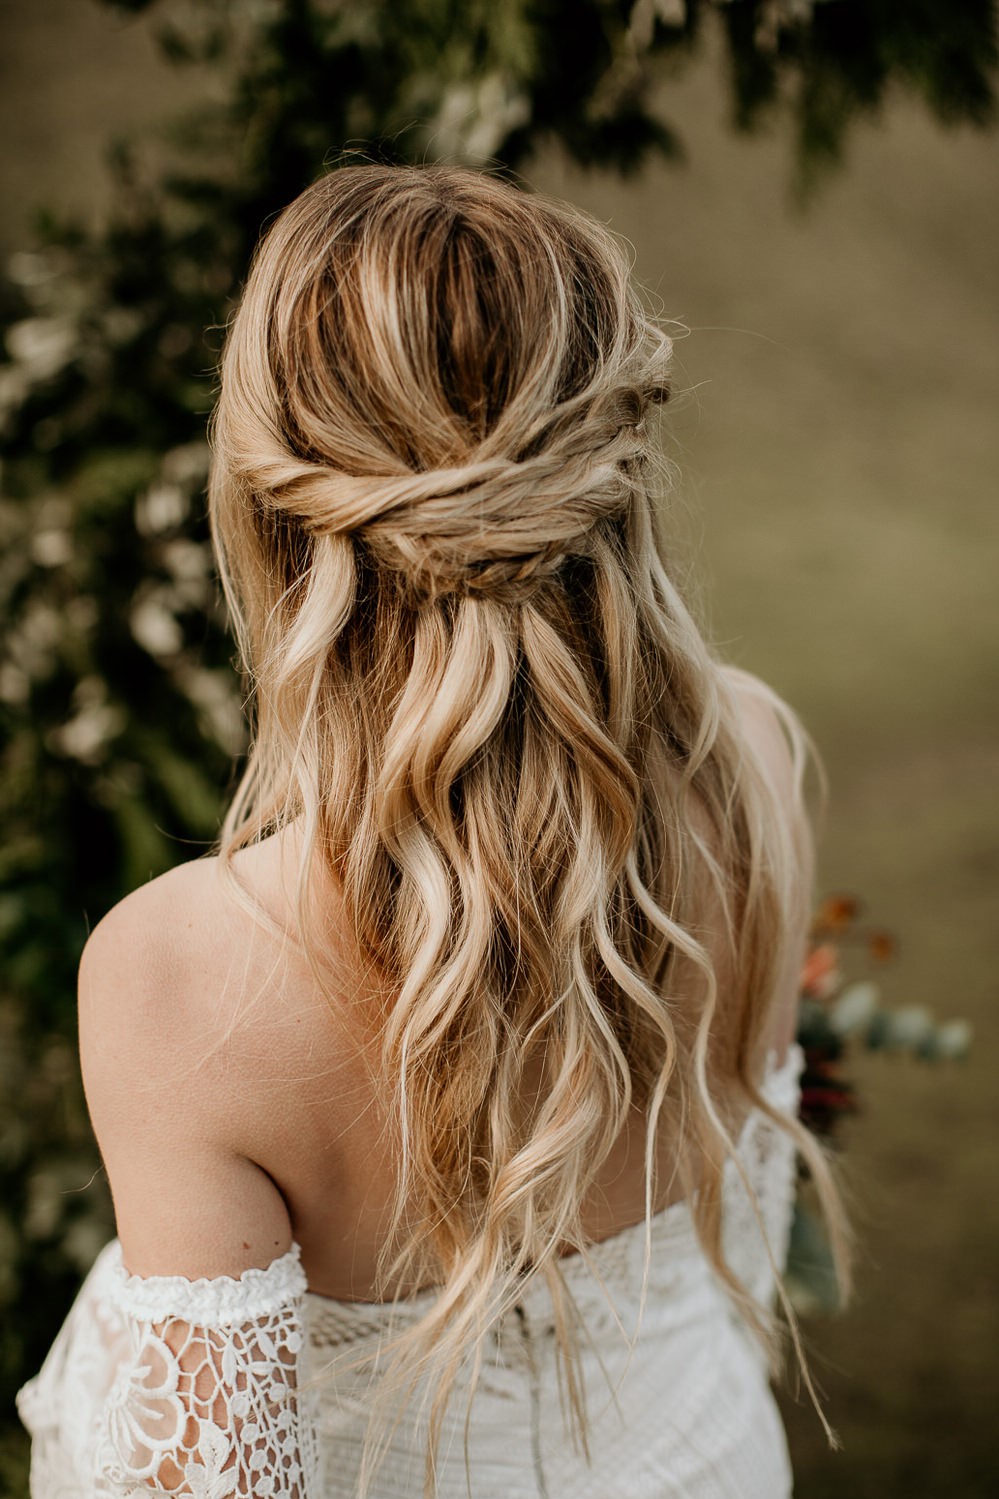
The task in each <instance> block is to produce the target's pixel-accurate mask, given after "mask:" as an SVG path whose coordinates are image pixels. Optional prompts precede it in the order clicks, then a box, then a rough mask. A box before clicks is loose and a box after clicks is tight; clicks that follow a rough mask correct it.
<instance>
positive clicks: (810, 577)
mask: <svg viewBox="0 0 999 1499" xmlns="http://www.w3.org/2000/svg"><path fill="white" fill-rule="evenodd" d="M0 19H2V27H3V33H2V47H3V51H2V55H0V84H2V88H0V121H2V126H3V131H2V138H3V139H4V141H5V143H6V150H5V154H4V163H3V173H4V184H3V185H4V192H3V202H4V215H3V222H2V226H0V240H2V248H3V251H4V253H5V254H7V255H9V254H11V253H13V252H16V251H19V250H21V249H22V248H23V247H24V246H26V245H27V244H28V243H29V242H30V239H31V234H32V228H31V224H32V216H33V214H34V212H35V210H36V209H39V208H43V207H46V206H50V205H55V206H57V207H59V208H62V209H67V210H72V211H73V212H75V213H81V214H83V215H85V216H89V215H98V214H100V212H101V211H102V210H103V208H104V206H106V203H107V201H108V199H107V194H108V187H107V176H106V172H105V168H104V165H103V149H104V143H105V141H106V140H107V139H108V137H109V136H110V135H113V134H116V133H123V134H125V135H129V134H131V133H133V132H135V131H138V130H140V129H145V128H147V127H148V126H150V125H152V124H154V123H156V122H157V121H160V120H162V119H164V118H165V117H168V116H172V115H175V114H176V113H177V112H178V111H182V110H183V108H184V107H185V106H186V105H188V104H190V103H193V102H196V101H197V99H199V98H200V97H201V96H202V93H203V91H204V89H205V87H206V85H204V84H202V83H200V82H199V81H198V79H197V77H192V76H190V75H188V74H185V73H178V72H177V71H176V70H175V69H171V68H170V67H168V65H167V64H166V63H165V62H164V61H163V59H162V57H161V56H160V54H159V53H158V51H157V49H156V47H155V46H154V45H153V42H152V39H151V35H150V28H149V26H148V24H147V23H146V22H144V21H142V20H137V21H131V22H129V21H126V20H125V19H123V18H121V17H120V16H116V15H115V14H113V13H111V12H108V11H104V10H101V9H100V8H98V7H97V6H94V5H91V4H84V3H80V0H45V3H44V4H40V5H31V4H29V3H27V0H21V3H15V0H3V3H2V5H0ZM662 87H663V89H664V98H665V108H666V113H667V115H668V117H669V118H670V120H671V121H672V122H674V123H675V124H676V126H677V127H678V129H679V132H680V134H681V135H682V137H683V141H684V145H685V148H686V160H685V161H684V162H683V163H671V162H660V163H655V164H649V165H647V166H646V167H644V168H643V169H642V170H641V171H640V172H638V173H637V174H635V175H633V176H630V177H627V178H622V177H621V176H620V175H618V174H616V173H614V172H611V171H607V170H602V171H598V172H593V173H585V172H583V171H582V170H581V169H580V168H578V167H573V166H569V165H567V164H566V163H565V161H564V160H563V159H562V158H561V157H560V156H559V155H558V153H557V152H555V151H554V150H546V151H545V152H544V153H543V154H542V155H541V157H540V158H539V159H538V160H536V161H535V162H532V163H531V164H530V165H528V166H526V167H525V168H524V171H525V175H526V177H527V178H528V180H529V181H530V182H532V183H533V184H535V185H536V186H538V187H541V188H543V189H545V190H547V191H551V192H554V193H556V194H558V195H560V196H564V197H567V198H570V199H572V200H573V201H574V202H577V203H580V204H582V205H583V206H585V207H587V208H589V209H591V210H592V211H594V212H596V213H597V214H598V215H599V216H600V217H601V218H604V219H607V220H609V221H610V222H611V224H612V225H613V227H614V228H615V229H617V230H618V231H619V232H620V233H622V234H623V235H625V236H626V237H627V238H628V239H629V240H630V241H631V242H632V243H633V244H634V246H635V252H636V259H637V268H638V273H639V276H640V277H641V278H642V279H643V280H644V282H645V283H646V284H647V285H649V286H650V287H651V288H653V290H654V291H655V293H656V294H657V296H658V297H659V298H660V299H661V303H662V307H663V310H664V313H665V314H666V315H667V316H668V317H670V318H674V319H676V320H677V321H678V323H680V324H682V325H684V327H685V329H686V330H687V331H686V333H685V334H684V336H683V337H681V338H680V339H679V340H678V343H677V349H676V354H677V366H676V386H677V395H676V400H675V402H674V406H673V415H672V421H671V426H670V432H671V439H670V440H671V457H672V458H673V460H674V461H675V462H676V464H677V465H678V467H679V470H680V482H679V500H678V505H679V508H680V509H681V511H682V514H680V515H679V516H678V532H682V534H683V535H684V536H685V537H688V538H689V536H690V534H691V532H693V533H694V535H695V536H696V537H697V545H696V554H697V556H696V565H697V568H698V570H699V572H700V574H701V576H702V578H703V580H704V582H703V592H704V597H705V608H706V612H707V614H708V617H709V619H710V621H711V626H712V630H713V633H714V636H715V638H716V639H717V640H718V641H719V642H720V643H721V645H722V648H723V650H724V651H725V653H726V654H728V655H729V656H730V657H731V658H732V659H734V660H736V661H738V662H739V663H740V664H743V665H745V666H747V667H749V668H751V669H753V670H755V671H758V672H759V673H761V674H762V675H763V676H764V677H766V678H767V679H768V680H770V681H771V682H773V683H774V685H775V686H776V687H777V688H778V689H779V690H780V691H781V692H783V693H784V694H785V695H786V696H787V697H788V698H789V700H790V701H791V702H792V703H793V704H794V705H795V706H796V707H797V708H798V709H799V711H800V712H801V714H802V716H803V717H804V719H805V722H806V724H807V726H808V727H809V728H810V730H811V731H812V733H813V735H814V737H815V739H816V741H817V743H818V745H819V747H820V750H821V753H822V756H823V759H824V761H825V765H826V768H827V771H828V775H829V779H830V783H831V788H832V791H831V799H830V803H829V810H828V815H827V821H826V826H825V829H824V835H823V840H822V850H821V867H820V888H821V889H822V890H848V891H855V892H858V893H860V894H861V895H862V896H863V897H864V900H865V902H866V905H867V907H868V909H869V912H870V914H871V917H872V918H873V919H874V920H876V922H877V923H878V924H879V925H881V926H885V927H887V928H889V929H890V930H891V931H893V932H894V933H895V934H896V936H897V937H898V939H899V943H900V952H899V956H898V958H897V960H896V961H895V962H894V964H893V965H892V966H891V967H890V968H889V969H887V970H886V972H885V974H884V978H883V983H884V989H885V993H886V997H887V998H888V999H889V1000H892V1001H897V1002H898V1003H907V1004H908V1003H915V1004H926V1005H929V1006H932V1007H933V1008H934V1009H935V1010H936V1012H937V1014H938V1015H939V1016H940V1017H941V1018H946V1017H951V1016H955V1017H957V1016H960V1017H966V1018H967V1019H968V1020H970V1021H971V1022H972V1024H973V1025H974V1028H975V1039H974V1043H973V1049H972V1053H971V1056H970V1059H969V1060H968V1061H967V1062H966V1063H965V1064H962V1065H961V1066H960V1067H959V1068H958V1067H955V1068H946V1067H945V1068H941V1067H938V1068H925V1067H921V1066H920V1065H918V1064H916V1063H914V1062H910V1061H906V1062H904V1063H888V1062H885V1061H884V1060H883V1059H881V1058H879V1057H876V1056H871V1057H865V1058H863V1059H862V1060H861V1061H860V1062H859V1063H858V1064H857V1068H856V1071H857V1077H858V1082H859V1083H860V1085H861V1088H862V1096H863V1104H864V1107H863V1113H862V1115H861V1117H859V1118H858V1119H857V1120H856V1121H854V1122H853V1123H852V1124H851V1125H850V1126H849V1128H848V1131H847V1140H848V1182H849V1191H850V1196H851V1201H852V1206H853V1212H854V1217H855V1221H856V1226H857V1230H858V1234H859V1239H860V1259H859V1267H858V1292H857V1298H856V1303H855V1305H854V1306H853V1308H852V1309H851V1310H850V1311H849V1312H848V1313H847V1314H845V1315H844V1316H841V1317H839V1318H833V1319H822V1318H816V1319H813V1320H811V1321H810V1322H809V1323H808V1325H807V1333H808V1336H809V1340H810V1345H811V1348H812V1355H813V1360H814V1366H815V1369H816V1372H817V1373H818V1375H819V1379H820V1382H821V1384H822V1386H823V1388H824V1389H825V1391H826V1393H827V1396H828V1402H829V1404H828V1411H829V1415H830V1419H831V1421H832V1422H833V1424H834V1425H835V1426H836V1427H837V1429H838V1430H839V1432H840V1435H841V1437H842V1441H843V1449H844V1450H843V1451H842V1452H840V1453H830V1452H829V1451H828V1449H827V1448H826V1446H825V1443H824V1439H823V1436H822V1432H821V1429H820V1427H819V1425H818V1422H817V1420H816V1419H815V1416H814V1414H813V1412H812V1411H811V1409H810V1407H809V1406H808V1404H807V1401H805V1400H804V1399H802V1401H801V1402H800V1403H796V1402H795V1401H794V1400H793V1398H791V1396H787V1397H786V1398H785V1400H784V1408H785V1413H786V1418H787V1422H788V1427H789V1437H790V1442H791V1447H792V1456H793V1459H794V1464H795V1469H796V1473H797V1487H796V1493H797V1494H798V1495H799V1496H800V1499H832V1496H833V1495H835V1496H837V1499H838V1496H843V1495H847V1496H850V1499H875V1496H877V1499H888V1496H896V1495H897V1496H899V1499H902V1496H905V1499H929V1496H937V1495H942V1494H947V1495H955V1496H959V1499H986V1496H991V1495H994V1494H995V1493H996V1492H999V1454H997V1451H996V1440H995V1409H996V1401H997V1397H999V1373H997V1368H996V1349H997V1347H999V1285H997V1279H996V1274H995V1268H996V1264H997V1259H999V1254H997V1251H999V1193H997V1191H996V1184H997V1169H996V1168H997V1159H996V1155H997V1153H996V1125H997V1114H999V1089H997V1087H996V1083H995V1057H996V1051H995V1043H996V1037H997V1019H996V1010H997V1000H999V995H997V988H999V983H997V973H999V910H997V905H999V901H997V890H999V795H997V785H999V690H997V689H999V680H997V678H999V663H997V630H996V626H997V605H996V597H997V593H999V589H997V575H999V506H997V504H996V500H997V474H999V420H997V413H999V255H997V245H999V139H997V136H996V134H995V133H994V132H993V133H989V132H984V133H975V132H973V131H971V130H970V129H968V128H961V129H954V130H951V131H946V130H944V129H942V128H941V126H940V125H939V124H938V123H935V122H934V121H932V120H931V119H930V118H929V117H928V115H927V113H926V111H925V110H924V109H922V108H921V107H920V106H918V105H917V104H916V103H915V102H913V101H912V100H910V99H908V98H904V97H902V96H898V97H891V98H890V99H889V101H888V103H887V106H886V107H885V108H884V109H883V110H882V111H881V112H880V114H879V115H878V116H876V117H872V118H871V119H870V120H865V121H862V122H860V123H859V124H858V125H857V127H856V128H855V129H854V130H853V131H852V133H851V134H850V137H849V140H848V143H847V154H846V160H845V163H844V164H843V165H842V167H841V168H840V169H838V170H836V171H835V172H831V173H829V174H828V175H827V176H826V177H825V178H824V179H823V180H822V181H821V182H820V183H819V184H818V187H817V190H816V191H815V192H813V193H812V195H811V196H810V198H809V201H808V202H807V204H802V203H801V202H800V201H798V200H797V199H796V198H795V195H794V193H793V191H792V188H791V183H792V180H793V176H794V164H793V161H792V159H791V147H790V143H789V139H788V135H787V132H786V131H785V130H783V129H782V128H780V124H779V122H778V121H775V122H774V124H773V126H772V127H771V128H770V129H768V130H764V131H763V132H762V133H758V134H756V135H754V136H753V137H751V138H746V137H744V136H740V135H737V134H735V133H734V132H733V131H732V130H731V128H730V126H729V121H728V118H727V113H728V110H729V97H728V88H727V84H726V82H725V79H724V61H723V59H722V57H721V55H720V52H719V48H718V45H717V40H716V39H713V38H712V36H710V35H709V36H708V37H707V38H706V39H705V42H704V45H703V46H702V48H701V51H700V54H699V57H698V59H697V60H696V62H695V63H694V64H693V65H692V66H691V67H690V68H688V69H687V70H685V71H683V72H682V73H679V74H678V76H677V77H676V78H668V79H666V80H665V82H664V83H663V84H662ZM292 191H294V186H293V187H292V189H291V190H290V192H289V196H290V195H291V192H292ZM687 544H688V545H689V542H688V543H687ZM181 852H182V850H180V849H178V856H179V855H180V853H181ZM85 877H86V871H85V869H84V870H82V871H81V878H83V879H84V880H85ZM81 911H84V912H85V913H86V917H87V920H89V921H90V922H91V923H92V922H93V921H94V920H96V919H98V918H99V917H100V915H102V914H103V908H99V907H98V906H95V905H94V904H93V897H92V896H90V895H89V894H88V890H87V888H86V887H85V884H84V887H83V888H80V890H79V896H78V909H77V910H76V911H74V912H73V914H72V919H73V920H74V921H76V922H79V915H80V912H81ZM7 1013H8V1012H7V1011H5V1012H4V1014H7ZM9 1023H10V1024H11V1025H13V1021H10V1022H9ZM10 1055H13V1053H11V1054H10ZM53 1057H54V1060H53V1059H52V1058H53ZM11 1065H12V1064H10V1063H8V1073H9V1072H10V1070H11ZM46 1065H47V1066H48V1067H49V1068H50V1070H52V1069H54V1083H53V1086H54V1087H56V1088H57V1089H58V1086H59V1085H60V1074H59V1069H60V1068H63V1069H64V1070H65V1071H66V1075H67V1076H69V1075H70V1070H71V1068H72V1065H73V1064H72V1061H71V1059H67V1055H66V1053H65V1051H60V1050H59V1049H58V1048H57V1049H56V1050H55V1051H54V1052H53V1054H52V1057H50V1058H49V1060H48V1062H47V1064H46ZM7 1086H12V1084H11V1082H10V1079H9V1077H8V1084H7ZM26 1086H28V1087H30V1086H31V1084H30V1083H29V1084H27V1085H26ZM63 1123H65V1125H66V1128H67V1129H68V1130H69V1131H70V1132H74V1131H75V1132H76V1134H75V1135H74V1138H76V1137H77V1136H79V1138H80V1139H83V1133H82V1132H83V1125H82V1123H81V1121H79V1120H77V1119H75V1118H74V1119H71V1120H69V1121H68V1122H65V1121H63V1122H60V1121H59V1120H58V1119H57V1120H54V1121H53V1123H52V1128H53V1130H54V1131H55V1132H58V1130H59V1129H60V1128H62V1127H63ZM85 1158H86V1151H85V1148H84V1147H82V1146H81V1147H80V1155H79V1159H80V1160H81V1161H82V1160H84V1159H85ZM85 1187H86V1179H85V1177H84V1178H83V1179H80V1180H78V1181H75V1180H69V1181H63V1182H61V1183H59V1184H58V1185H57V1187H56V1188H54V1190H59V1191H66V1190H76V1189H83V1188H85ZM92 1190H93V1189H92ZM38 1211H39V1212H42V1211H43V1209H41V1208H39V1209H38ZM5 1232H9V1230H5ZM3 1249H4V1245H3V1243H2V1242H0V1257H2V1252H3ZM67 1291H68V1283H67V1282H66V1281H65V1280H63V1281H60V1282H59V1284H58V1290H57V1293H53V1294H58V1295H61V1296H65V1295H66V1294H67ZM3 1336H7V1334H4V1335H3ZM21 1452H22V1449H21V1448H20V1447H19V1446H18V1439H17V1438H16V1437H8V1438H7V1439H6V1444H5V1445H4V1446H3V1448H2V1453H3V1456H2V1457H0V1462H2V1463H3V1465H4V1467H3V1470H2V1471H3V1472H5V1473H6V1474H7V1478H6V1482H7V1485H8V1487H7V1489H6V1490H5V1492H7V1493H9V1494H10V1495H11V1496H14V1495H17V1494H19V1493H20V1492H21V1490H19V1489H18V1488H17V1487H16V1486H15V1485H16V1484H17V1482H19V1480H18V1479H16V1478H15V1477H14V1475H15V1474H16V1473H18V1472H19V1471H20V1469H19V1463H20V1461H21ZM3 1481H4V1479H3V1477H2V1476H0V1483H2V1482H3Z"/></svg>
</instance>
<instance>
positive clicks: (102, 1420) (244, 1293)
mask: <svg viewBox="0 0 999 1499" xmlns="http://www.w3.org/2000/svg"><path fill="white" fill-rule="evenodd" d="M305 1289H306V1285H305V1276H304V1274H303V1272H302V1269H301V1266H300V1264H299V1261H298V1251H297V1249H292V1250H291V1251H290V1252H289V1253H288V1254H286V1255H282V1256H281V1258H280V1259H277V1260H275V1261H274V1262H273V1263H272V1264H271V1265H269V1266H268V1267H267V1269H266V1270H247V1271H245V1272H244V1273H243V1275H241V1276H240V1277H239V1278H238V1279H231V1278H229V1277H227V1276H225V1277H219V1278H217V1279H213V1280H198V1281H189V1280H184V1279H181V1278H179V1277H150V1278H146V1279H143V1278H141V1277H139V1276H130V1275H128V1274H127V1273H126V1271H125V1270H124V1268H123V1266H122V1263H121V1250H120V1247H119V1246H118V1244H117V1243H114V1244H111V1245H109V1246H108V1248H107V1249H105V1251H104V1252H103V1254H102V1255H101V1256H100V1258H99V1259H98V1261H97V1263H96V1264H95V1266H94V1268H93V1270H92V1271H91V1273H90V1275H89V1276H88V1277H87V1280H86V1282H85V1283H84V1286H83V1288H82V1290H81V1292H80V1295H79V1297H78V1298H77V1301H76V1303H75V1304H74V1306H73V1309H72V1311H71V1312H70V1315H69V1317H68V1318H67V1320H66V1323H65V1325H64V1326H63V1329H62V1331H61V1333H60V1335H59V1337H58V1338H57V1340H56V1342H55V1344H54V1345H53V1348H52V1351H51V1353H50V1354H49V1357H48V1359H47V1360H46V1362H45V1364H44V1366H43V1368H42V1371H41V1373H40V1374H39V1375H38V1376H37V1378H36V1379H35V1380H33V1381H31V1383H30V1384H29V1385H26V1386H25V1388H24V1389H23V1390H22V1391H21V1394H20V1396H19V1397H18V1406H19V1409H20V1412H21V1416H22V1419H23V1420H24V1423H25V1425H26V1426H27V1427H28V1430H29V1431H30V1432H31V1435H32V1439H33V1440H32V1460H31V1493H32V1496H33V1499H54V1496H57V1495H58V1499H77V1496H79V1499H83V1496H86V1499H149V1496H150V1495H170V1496H185V1499H242V1496H252V1499H258V1496H260V1499H265V1496H272V1499H317V1496H318V1495H319V1493H320V1483H319V1474H318V1450H317V1438H316V1425H315V1416H314V1407H313V1401H312V1396H311V1393H310V1391H309V1390H307V1389H306V1388H305V1379H304V1377H303V1376H304V1355H305V1337H304V1329H303V1322H302V1306H303V1297H304V1293H305Z"/></svg>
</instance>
